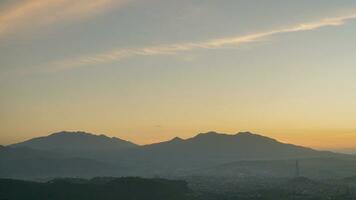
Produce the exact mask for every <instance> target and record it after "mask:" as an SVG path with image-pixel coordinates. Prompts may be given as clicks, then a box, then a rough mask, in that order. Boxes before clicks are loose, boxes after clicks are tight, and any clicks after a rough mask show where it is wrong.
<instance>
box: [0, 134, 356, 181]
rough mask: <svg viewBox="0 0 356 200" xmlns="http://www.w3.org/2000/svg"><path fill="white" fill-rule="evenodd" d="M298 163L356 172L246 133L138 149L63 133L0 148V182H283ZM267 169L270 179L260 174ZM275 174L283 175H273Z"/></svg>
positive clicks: (350, 162) (329, 155)
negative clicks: (257, 178)
mask: <svg viewBox="0 0 356 200" xmlns="http://www.w3.org/2000/svg"><path fill="white" fill-rule="evenodd" d="M296 159H298V160H303V161H304V160H309V161H310V160H313V161H314V162H315V163H314V164H313V165H309V167H314V168H315V167H316V168H317V169H318V163H320V166H324V167H323V168H322V169H323V170H324V172H325V171H328V170H329V171H332V170H335V169H336V167H340V166H335V165H330V166H331V168H330V169H328V166H329V165H328V159H329V161H330V162H332V161H331V160H332V159H338V160H337V162H339V163H340V162H341V163H345V164H346V166H347V167H348V168H352V167H354V166H356V165H355V164H356V161H355V160H354V157H353V156H350V155H346V154H338V153H333V152H327V151H318V150H314V149H311V148H306V147H302V146H297V145H292V144H286V143H282V142H279V141H277V140H275V139H272V138H269V137H264V136H261V135H257V134H253V133H250V132H240V133H237V134H235V135H228V134H223V133H216V132H207V133H200V134H198V135H196V136H195V137H192V138H188V139H181V138H178V137H177V138H174V139H172V140H170V141H166V142H161V143H156V144H150V145H143V146H141V145H136V144H134V143H132V142H129V141H125V140H122V139H119V138H115V137H114V138H111V137H107V136H105V135H94V134H90V133H85V132H66V131H63V132H59V133H54V134H51V135H49V136H46V137H39V138H34V139H30V140H27V141H24V142H20V143H16V144H12V145H9V146H6V147H1V148H0V171H1V173H0V177H7V178H11V177H13V176H16V178H21V177H24V178H46V177H55V176H62V177H63V176H78V177H92V176H98V175H108V176H127V175H131V176H165V177H171V176H186V175H194V174H204V175H221V176H225V175H231V174H235V175H236V174H245V175H253V174H259V175H273V176H277V175H280V176H287V175H291V174H293V172H290V171H293V164H291V163H293V162H295V160H296ZM333 161H335V160H333ZM271 163H272V164H271ZM286 163H288V164H286ZM354 163H355V164H354ZM24 166H27V167H24ZM28 166H31V167H28ZM341 166H343V165H342V164H341ZM268 167H270V168H271V173H262V171H263V170H264V171H266V169H268ZM279 168H283V169H284V171H283V170H277V169H279ZM291 168H292V170H291ZM246 169H251V170H247V171H246ZM320 169H321V168H320ZM285 170H287V171H288V172H286V171H285ZM272 172H273V173H272ZM289 172H290V173H289ZM347 172H350V174H345V176H346V175H354V174H353V173H354V172H355V174H356V169H355V170H347ZM323 174H326V175H328V174H327V173H323ZM329 175H332V174H329Z"/></svg>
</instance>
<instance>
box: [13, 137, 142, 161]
mask: <svg viewBox="0 0 356 200" xmlns="http://www.w3.org/2000/svg"><path fill="white" fill-rule="evenodd" d="M136 146H137V145H136V144H134V143H131V142H128V141H125V140H121V139H119V138H116V137H112V138H110V137H107V136H105V135H94V134H90V133H85V132H67V131H63V132H59V133H54V134H51V135H49V136H46V137H38V138H34V139H30V140H27V141H24V142H21V143H17V144H13V145H10V147H29V148H31V149H36V150H44V151H51V152H56V153H62V154H65V155H71V156H80V157H85V158H93V159H98V160H99V159H100V160H105V158H106V157H110V155H112V154H116V153H117V152H119V151H122V150H127V149H130V148H134V147H136Z"/></svg>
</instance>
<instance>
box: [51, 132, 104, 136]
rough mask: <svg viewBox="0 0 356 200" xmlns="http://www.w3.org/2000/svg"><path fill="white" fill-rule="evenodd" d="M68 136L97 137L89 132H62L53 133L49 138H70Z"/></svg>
mask: <svg viewBox="0 0 356 200" xmlns="http://www.w3.org/2000/svg"><path fill="white" fill-rule="evenodd" d="M68 135H77V136H96V135H94V134H92V133H87V132H84V131H60V132H56V133H52V134H50V135H49V136H68ZM100 136H101V135H100Z"/></svg>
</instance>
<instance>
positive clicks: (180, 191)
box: [0, 178, 192, 200]
mask: <svg viewBox="0 0 356 200" xmlns="http://www.w3.org/2000/svg"><path fill="white" fill-rule="evenodd" d="M100 180H101V181H98V179H92V180H78V179H59V180H54V181H50V182H47V183H37V182H29V181H19V180H11V179H0V199H1V200H3V199H6V200H24V199H26V200H39V199H51V200H63V199H66V200H78V199H83V200H84V199H85V200H98V199H100V200H117V199H127V200H168V199H169V200H188V199H191V193H192V192H191V191H190V189H189V188H188V186H187V183H185V182H184V181H173V180H164V179H143V178H113V179H108V180H107V181H102V179H100Z"/></svg>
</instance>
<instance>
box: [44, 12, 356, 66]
mask: <svg viewBox="0 0 356 200" xmlns="http://www.w3.org/2000/svg"><path fill="white" fill-rule="evenodd" d="M355 18H356V13H353V14H350V15H345V16H341V17H334V18H325V19H322V20H320V21H316V22H310V23H303V24H298V25H296V26H291V27H288V28H281V29H276V30H272V31H267V32H261V33H255V34H249V35H245V36H237V37H227V38H220V39H215V40H208V41H203V42H193V43H181V44H170V45H162V46H151V47H143V48H131V49H114V50H111V51H108V52H104V53H101V54H95V55H91V56H85V57H79V58H74V59H70V60H66V61H59V62H53V63H49V64H47V65H46V66H50V68H49V69H48V71H50V72H56V71H61V70H68V69H72V68H77V67H83V66H87V65H93V64H100V63H108V62H113V61H119V60H122V59H124V58H128V57H133V56H155V55H166V54H167V55H169V54H176V53H179V52H186V51H192V50H198V49H222V48H228V47H237V46H239V45H242V44H246V43H252V42H257V41H261V40H262V39H265V38H268V37H271V36H275V35H279V34H285V33H293V32H303V31H311V30H316V29H319V28H322V27H328V26H340V25H343V24H345V23H346V22H347V21H349V20H352V19H355Z"/></svg>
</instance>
